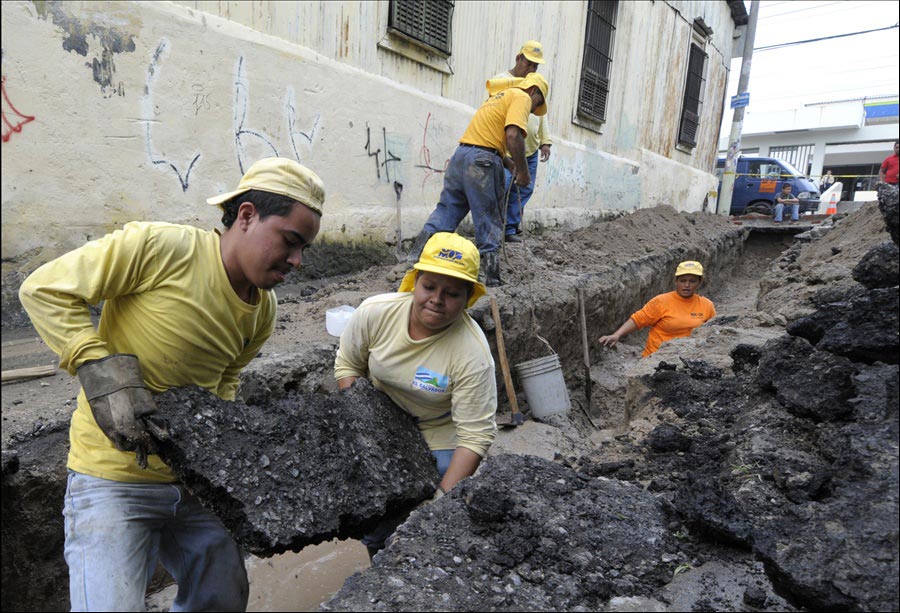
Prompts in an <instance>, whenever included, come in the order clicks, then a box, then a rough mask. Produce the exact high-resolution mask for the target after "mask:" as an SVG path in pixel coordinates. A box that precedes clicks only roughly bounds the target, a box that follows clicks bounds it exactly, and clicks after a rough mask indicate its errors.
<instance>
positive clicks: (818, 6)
mask: <svg viewBox="0 0 900 613" xmlns="http://www.w3.org/2000/svg"><path fill="white" fill-rule="evenodd" d="M834 4H841V3H840V2H829V3H828V4H819V5H817V6H808V7H806V8H803V9H796V10H793V11H784V12H783V13H774V14H772V15H766V16H765V17H760V18H759V20H760V21H762V20H763V19H772V18H773V17H781V16H782V15H790V14H791V13H802V12H803V11H816V10H819V9H823V8H825V7H827V6H832V5H834Z"/></svg>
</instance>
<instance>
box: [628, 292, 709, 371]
mask: <svg viewBox="0 0 900 613" xmlns="http://www.w3.org/2000/svg"><path fill="white" fill-rule="evenodd" d="M715 316H716V307H714V306H713V303H712V301H711V300H710V299H709V298H705V297H703V296H699V295H697V294H694V295H693V296H691V297H690V298H682V297H681V296H679V295H678V292H668V293H666V294H660V295H659V296H656V297H655V298H653V299H652V300H650V302H648V303H647V304H645V305H644V308H642V309H641V310H640V311H637V312H636V313H634V314H633V315H632V316H631V320H632V321H633V322H634V323H635V324H636V325H637V327H638V328H639V329H640V328H646V327H647V326H653V327H652V328H651V329H650V334H649V336H647V344H646V346H645V347H644V353H643V354H642V357H645V358H646V357H647V356H648V355H650V354H651V353H653V352H655V351H656V350H657V349H659V346H660V345H662V344H663V343H664V342H666V341H669V340H672V339H673V338H679V337H682V336H690V335H691V331H693V329H694V328H696V327H697V326H699V325H701V324H703V323H705V322H707V321H709V320H710V319H712V318H713V317H715Z"/></svg>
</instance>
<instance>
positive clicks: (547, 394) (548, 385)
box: [515, 353, 571, 417]
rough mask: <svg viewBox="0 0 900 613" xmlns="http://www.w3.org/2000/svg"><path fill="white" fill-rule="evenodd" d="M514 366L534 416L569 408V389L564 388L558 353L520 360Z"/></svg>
mask: <svg viewBox="0 0 900 613" xmlns="http://www.w3.org/2000/svg"><path fill="white" fill-rule="evenodd" d="M515 368H516V372H517V373H518V374H519V381H521V382H522V387H523V388H524V389H525V398H526V399H527V400H528V406H529V407H530V408H531V414H532V415H533V416H534V417H547V416H548V415H556V414H557V413H565V412H566V411H568V410H569V407H570V406H571V405H570V403H569V390H568V389H566V380H565V378H564V377H563V372H562V365H561V364H560V363H559V355H558V354H555V353H554V354H553V355H548V356H546V357H543V358H537V359H535V360H529V361H528V362H522V363H521V364H516V366H515Z"/></svg>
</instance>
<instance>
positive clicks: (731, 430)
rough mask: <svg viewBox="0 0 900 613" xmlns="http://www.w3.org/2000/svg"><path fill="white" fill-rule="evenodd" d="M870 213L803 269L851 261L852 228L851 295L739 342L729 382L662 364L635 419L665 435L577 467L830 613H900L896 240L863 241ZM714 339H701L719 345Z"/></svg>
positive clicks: (815, 295) (817, 250)
mask: <svg viewBox="0 0 900 613" xmlns="http://www.w3.org/2000/svg"><path fill="white" fill-rule="evenodd" d="M896 202H897V191H896V189H894V190H893V191H892V192H891V191H889V190H883V193H882V194H881V204H882V208H883V209H887V210H891V207H892V206H893V210H896ZM892 203H893V204H892ZM868 208H869V210H868V211H863V212H862V213H860V214H859V215H857V216H856V217H853V218H848V219H846V220H844V221H843V222H841V223H840V224H838V225H836V227H835V229H833V230H831V231H830V232H829V233H828V234H827V235H823V238H820V239H819V240H813V241H812V242H811V243H809V244H806V245H803V246H802V247H800V248H799V249H797V250H796V255H797V258H796V260H797V261H804V262H808V263H810V262H817V263H816V264H813V265H812V266H811V268H813V269H820V270H821V268H823V267H828V266H829V264H828V263H827V262H822V261H821V259H818V258H821V257H822V255H823V253H825V254H829V253H830V254H831V255H835V256H836V255H838V254H839V253H840V252H841V251H843V249H840V250H838V251H837V252H835V250H834V249H832V248H831V247H832V246H837V245H841V246H843V245H845V244H846V243H844V242H842V241H839V240H838V238H839V237H840V231H841V229H842V227H841V226H842V225H845V226H846V228H847V229H848V230H850V232H848V235H849V237H850V240H851V241H852V242H853V243H854V245H853V247H852V249H855V250H857V251H859V252H860V253H861V254H862V255H861V256H860V257H859V259H858V260H857V262H852V261H847V262H845V263H842V268H843V269H844V275H845V276H844V277H842V279H841V281H842V282H841V283H836V284H834V285H833V286H829V287H823V288H820V289H819V290H818V291H816V292H812V293H809V294H807V295H806V300H807V301H806V302H804V301H801V300H799V299H798V300H796V301H794V303H793V305H792V307H791V309H792V310H791V309H789V311H788V312H793V313H797V312H798V311H801V310H802V311H806V312H808V313H809V314H808V315H806V316H801V317H798V318H797V319H795V321H793V323H792V324H790V325H789V326H788V329H787V331H788V333H789V334H787V335H781V336H778V337H776V338H774V339H771V340H769V341H767V342H765V343H764V344H761V345H749V344H738V345H737V346H736V347H734V349H733V350H732V351H731V352H730V353H731V355H730V358H731V359H730V362H729V364H728V367H727V368H722V367H720V366H716V365H713V364H711V363H709V362H706V361H704V360H702V359H691V358H688V357H686V356H682V359H681V360H680V363H678V364H672V363H670V362H666V361H664V360H661V359H659V358H657V359H656V361H655V371H654V372H652V374H649V375H647V376H645V377H644V384H645V385H646V388H645V389H649V390H650V391H651V393H650V394H649V395H648V396H647V397H645V398H644V399H643V400H642V401H641V403H640V404H641V406H640V407H638V408H636V409H635V412H636V413H640V414H644V415H647V414H653V415H654V417H655V421H656V424H657V425H656V426H655V427H654V428H653V429H652V430H650V431H649V432H648V433H647V435H646V436H645V437H634V438H632V439H630V440H629V441H628V444H627V445H626V444H624V443H623V444H618V445H617V446H615V447H616V448H615V453H616V455H617V458H618V460H617V461H616V462H610V461H609V456H610V452H611V451H612V449H611V447H606V448H604V449H603V451H602V452H598V453H596V454H594V455H593V456H590V457H586V458H582V459H581V461H580V463H579V467H580V469H581V470H583V471H585V472H587V473H588V474H605V475H609V476H616V477H618V478H622V479H629V480H638V481H640V482H642V483H646V484H647V487H648V489H650V490H651V491H654V492H657V494H658V495H659V496H661V497H664V498H666V499H667V500H671V501H672V504H673V505H674V507H675V509H676V511H677V514H678V516H679V517H680V518H681V520H682V521H683V522H684V523H685V525H686V526H687V528H688V530H689V532H690V533H691V535H692V536H694V537H699V538H700V539H702V540H707V541H716V542H725V543H732V544H734V545H735V546H737V547H739V548H744V549H746V550H748V551H751V552H753V554H754V555H756V556H757V557H758V558H759V559H760V560H761V561H762V562H763V563H764V564H765V566H766V571H767V574H768V575H769V577H770V578H771V580H772V581H773V582H774V584H775V585H776V586H777V587H778V589H779V590H780V591H781V593H782V594H784V595H786V596H788V597H789V598H791V600H792V601H793V602H794V604H796V605H797V606H801V607H805V608H810V609H817V610H818V609H823V610H838V609H840V610H896V608H897V606H898V602H900V597H898V586H897V582H896V580H895V579H894V578H895V577H896V576H897V574H898V570H900V568H898V544H897V525H898V519H900V517H898V504H900V477H898V434H900V432H898V366H897V363H898V354H900V347H898V325H897V317H898V287H897V280H896V272H895V268H893V267H891V266H890V264H889V262H888V261H887V260H884V259H880V255H879V254H883V253H885V252H887V253H890V252H891V247H890V245H886V244H884V243H881V244H879V242H878V239H879V238H882V237H887V236H888V234H887V233H885V232H883V231H880V232H878V233H874V234H870V235H869V236H867V237H866V238H865V240H855V239H854V235H855V233H856V231H858V230H859V229H860V228H866V227H869V226H870V225H871V224H870V220H869V219H866V218H865V217H864V215H866V214H871V213H872V212H875V213H876V214H877V212H878V210H877V209H875V207H874V206H872V207H868ZM884 219H885V220H886V221H887V222H888V223H889V224H890V217H889V215H887V214H886V215H885V217H884ZM893 223H894V225H893V226H891V225H888V229H889V231H890V234H891V235H893V236H896V216H894V222H893ZM825 236H827V238H828V241H827V243H826V245H831V246H828V247H827V249H823V241H824V240H825V238H824V237H825ZM857 238H858V237H857ZM873 243H874V244H873ZM848 250H851V249H849V248H848ZM873 263H877V264H876V265H873ZM779 264H783V261H782V262H781V263H779ZM778 268H780V266H779V265H776V269H778ZM863 271H864V272H863ZM854 278H855V279H856V280H854ZM808 280H809V279H808V277H803V276H802V275H801V276H800V277H798V278H797V279H795V281H794V282H793V284H787V285H786V286H785V287H786V288H788V289H791V288H792V287H793V286H795V285H797V284H801V285H808ZM860 281H862V282H863V283H861V282H860ZM794 289H796V288H794ZM797 294H798V295H801V294H802V292H797ZM704 328H705V330H704ZM704 328H701V329H699V330H698V332H699V331H700V330H703V333H702V334H701V335H699V336H702V335H703V334H707V335H708V334H712V333H713V332H714V328H712V327H706V326H704ZM691 340H692V342H695V343H696V342H697V340H698V339H691ZM679 347H680V348H681V350H682V351H683V350H684V349H685V348H689V347H691V344H690V343H683V344H680V345H679ZM668 351H669V354H670V355H671V352H672V351H673V348H672V347H669V348H668ZM697 358H700V355H698V356H697Z"/></svg>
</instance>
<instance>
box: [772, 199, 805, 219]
mask: <svg viewBox="0 0 900 613" xmlns="http://www.w3.org/2000/svg"><path fill="white" fill-rule="evenodd" d="M783 213H784V205H783V204H781V203H780V202H779V203H778V204H776V205H775V221H781V216H782V214H783ZM799 219H800V205H799V204H792V205H791V221H799Z"/></svg>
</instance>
